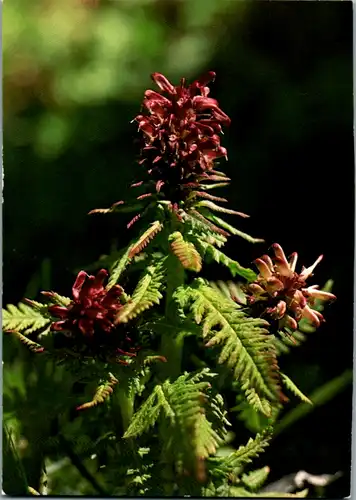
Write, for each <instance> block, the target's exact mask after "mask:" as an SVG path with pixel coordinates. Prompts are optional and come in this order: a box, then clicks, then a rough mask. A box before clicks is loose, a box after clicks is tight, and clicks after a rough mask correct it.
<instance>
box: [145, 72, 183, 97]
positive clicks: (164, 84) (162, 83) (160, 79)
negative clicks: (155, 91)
mask: <svg viewBox="0 0 356 500" xmlns="http://www.w3.org/2000/svg"><path fill="white" fill-rule="evenodd" d="M151 78H152V80H153V81H154V82H155V83H156V85H158V87H159V88H160V89H161V90H163V92H168V93H169V94H173V95H175V94H176V93H177V91H176V89H175V87H174V86H173V85H172V84H171V82H170V81H169V80H168V79H167V78H166V77H165V76H164V75H162V74H161V73H152V75H151Z"/></svg>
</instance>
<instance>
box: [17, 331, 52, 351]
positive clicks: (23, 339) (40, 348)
mask: <svg viewBox="0 0 356 500" xmlns="http://www.w3.org/2000/svg"><path fill="white" fill-rule="evenodd" d="M10 333H12V335H15V336H16V337H17V338H18V339H19V340H20V342H22V343H23V344H24V345H25V346H26V347H28V349H30V351H32V352H34V353H36V354H37V353H40V352H43V351H44V350H45V349H44V347H43V346H41V344H38V343H37V342H34V341H33V340H30V339H29V338H27V337H25V335H22V333H20V332H18V331H16V330H12V331H10Z"/></svg>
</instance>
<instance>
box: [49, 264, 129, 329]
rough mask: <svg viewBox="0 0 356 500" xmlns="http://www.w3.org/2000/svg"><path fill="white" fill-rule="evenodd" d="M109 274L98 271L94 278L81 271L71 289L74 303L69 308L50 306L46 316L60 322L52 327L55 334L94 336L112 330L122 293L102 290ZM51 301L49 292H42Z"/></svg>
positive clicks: (114, 288)
mask: <svg viewBox="0 0 356 500" xmlns="http://www.w3.org/2000/svg"><path fill="white" fill-rule="evenodd" d="M107 277H108V272H107V271H106V270H105V269H101V271H99V272H98V273H97V275H96V276H89V275H88V274H87V273H86V272H84V271H80V273H79V274H78V276H77V279H76V280H75V283H74V285H73V288H72V293H73V300H72V301H71V303H70V304H69V305H68V306H59V305H53V306H50V307H49V312H50V313H51V314H52V315H53V316H55V317H58V318H61V319H60V321H56V322H54V323H52V325H51V329H52V330H54V331H67V332H71V333H74V334H75V333H81V334H83V335H86V336H87V335H89V336H93V335H94V333H95V332H106V333H110V332H111V331H112V330H113V329H114V328H116V327H115V325H114V319H115V316H116V314H117V312H118V310H119V309H120V308H121V307H122V304H121V303H120V300H119V296H120V295H121V294H122V292H123V290H122V288H121V287H120V286H119V285H115V286H113V287H112V288H110V289H109V290H106V289H105V287H104V281H105V280H106V278H107ZM43 293H44V295H47V296H49V297H51V295H53V293H52V292H43Z"/></svg>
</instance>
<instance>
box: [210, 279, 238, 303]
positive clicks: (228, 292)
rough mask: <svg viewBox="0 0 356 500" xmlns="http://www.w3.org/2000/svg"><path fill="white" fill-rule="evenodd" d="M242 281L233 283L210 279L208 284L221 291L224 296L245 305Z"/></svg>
mask: <svg viewBox="0 0 356 500" xmlns="http://www.w3.org/2000/svg"><path fill="white" fill-rule="evenodd" d="M241 285H242V283H235V282H234V281H230V280H229V281H226V282H225V281H222V280H218V281H210V286H211V287H212V288H214V289H215V290H217V291H218V292H220V293H222V294H223V295H224V296H225V297H226V298H228V299H231V300H233V301H234V302H237V303H238V304H244V305H246V295H245V294H244V292H243V290H242V288H241Z"/></svg>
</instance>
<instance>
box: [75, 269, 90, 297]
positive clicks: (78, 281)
mask: <svg viewBox="0 0 356 500" xmlns="http://www.w3.org/2000/svg"><path fill="white" fill-rule="evenodd" d="M87 278H88V274H87V273H86V272H85V271H80V272H79V273H78V276H77V279H76V280H75V282H74V285H73V287H72V294H73V297H74V299H75V300H78V299H79V294H80V292H81V290H82V287H83V285H84V283H85V280H86V279H87Z"/></svg>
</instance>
